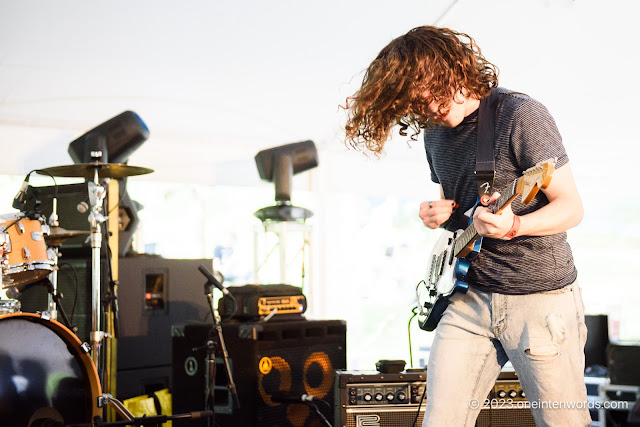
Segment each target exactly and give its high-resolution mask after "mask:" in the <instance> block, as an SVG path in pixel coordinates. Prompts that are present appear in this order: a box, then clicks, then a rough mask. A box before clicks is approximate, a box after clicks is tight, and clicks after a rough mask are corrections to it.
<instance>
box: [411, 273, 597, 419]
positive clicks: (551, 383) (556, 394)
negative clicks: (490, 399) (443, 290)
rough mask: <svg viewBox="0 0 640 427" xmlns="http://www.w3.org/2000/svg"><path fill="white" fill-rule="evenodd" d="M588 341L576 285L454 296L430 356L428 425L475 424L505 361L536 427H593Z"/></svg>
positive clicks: (476, 291)
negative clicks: (527, 292)
mask: <svg viewBox="0 0 640 427" xmlns="http://www.w3.org/2000/svg"><path fill="white" fill-rule="evenodd" d="M586 340H587V328H586V326H585V323H584V305H583V303H582V296H581V294H580V288H579V286H578V283H577V282H575V283H573V284H571V285H568V286H565V287H564V288H562V289H559V290H555V291H549V292H541V293H536V294H531V295H504V294H498V293H491V292H482V291H479V290H476V289H474V288H473V287H471V288H470V289H469V291H468V292H467V293H466V294H454V295H453V297H452V298H451V304H450V305H449V307H448V308H447V310H446V311H445V313H444V315H443V317H442V319H441V320H440V323H439V324H438V327H437V328H436V334H435V337H434V340H433V344H432V347H431V354H430V355H429V362H428V365H427V408H426V412H425V417H424V421H423V424H422V425H423V427H434V426H446V427H457V426H473V425H474V424H475V421H476V418H477V417H478V414H479V412H480V410H481V407H480V406H479V405H478V404H477V402H484V401H485V399H486V398H487V395H488V394H489V391H490V390H491V388H492V387H493V385H494V384H495V381H496V379H497V376H498V374H499V373H500V370H501V369H502V367H503V366H504V364H505V363H506V362H507V360H510V361H511V364H512V365H513V367H514V369H515V371H516V372H517V373H518V377H519V378H520V383H521V385H522V389H523V391H524V392H525V394H526V396H527V400H528V401H529V402H530V404H531V405H532V408H533V407H535V408H536V409H532V413H533V417H534V420H535V422H536V425H537V426H563V427H569V426H588V425H590V423H591V417H590V416H589V411H588V409H587V406H586V401H587V391H586V387H585V383H584V345H585V342H586ZM554 402H558V403H554Z"/></svg>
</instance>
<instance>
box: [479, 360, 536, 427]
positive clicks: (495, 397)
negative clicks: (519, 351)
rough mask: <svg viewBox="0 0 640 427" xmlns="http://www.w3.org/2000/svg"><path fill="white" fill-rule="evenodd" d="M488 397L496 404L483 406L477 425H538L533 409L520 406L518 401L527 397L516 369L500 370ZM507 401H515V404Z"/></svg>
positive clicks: (498, 426)
mask: <svg viewBox="0 0 640 427" xmlns="http://www.w3.org/2000/svg"><path fill="white" fill-rule="evenodd" d="M487 399H488V400H489V401H490V402H495V404H492V405H484V406H483V407H482V410H481V411H480V414H478V419H477V421H476V426H477V427H512V426H519V427H536V423H535V421H534V420H533V414H532V413H531V409H529V408H528V407H518V402H526V400H527V399H526V396H525V394H524V391H523V390H522V386H521V385H520V380H519V379H518V376H517V374H516V373H515V372H514V371H512V370H509V369H504V370H503V371H502V372H500V375H499V376H498V379H497V380H496V383H495V385H494V386H493V388H492V389H491V391H490V392H489V395H488V396H487ZM507 402H513V405H508V404H506V403H507Z"/></svg>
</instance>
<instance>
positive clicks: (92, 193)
mask: <svg viewBox="0 0 640 427" xmlns="http://www.w3.org/2000/svg"><path fill="white" fill-rule="evenodd" d="M88 186H89V203H90V205H91V212H90V213H89V223H90V224H91V359H92V360H93V363H94V365H95V366H96V370H97V371H98V376H100V372H101V370H100V368H101V366H100V365H101V364H100V344H101V342H102V339H103V338H104V337H105V333H104V332H103V331H102V330H101V321H100V320H101V318H100V309H101V304H100V302H101V301H100V279H101V274H100V248H101V247H102V230H101V228H100V227H101V223H103V222H105V221H106V219H107V218H106V217H105V216H104V215H103V214H102V205H103V203H104V199H105V196H106V195H107V193H106V189H105V187H103V186H102V185H100V181H99V177H98V168H97V167H96V168H95V170H94V175H93V181H89V183H88Z"/></svg>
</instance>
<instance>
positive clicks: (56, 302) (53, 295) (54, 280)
mask: <svg viewBox="0 0 640 427" xmlns="http://www.w3.org/2000/svg"><path fill="white" fill-rule="evenodd" d="M52 202H53V208H52V210H51V216H50V217H49V227H58V226H60V222H59V221H58V199H57V198H56V197H54V198H53V201H52ZM39 204H40V203H39V201H38V202H36V206H38V205H39ZM52 257H53V270H52V271H51V274H50V275H49V277H50V278H51V288H50V290H49V294H48V297H47V299H48V307H49V313H50V314H51V318H52V319H53V320H57V319H58V310H57V308H58V307H59V308H60V310H61V311H62V304H61V303H60V295H59V294H58V257H59V254H58V247H57V246H55V247H53V255H52ZM61 315H62V316H63V319H64V320H65V325H66V326H67V327H68V328H69V329H71V323H70V322H69V319H67V316H66V315H65V314H64V312H63V311H62V312H61Z"/></svg>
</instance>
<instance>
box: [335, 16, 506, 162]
mask: <svg viewBox="0 0 640 427" xmlns="http://www.w3.org/2000/svg"><path fill="white" fill-rule="evenodd" d="M496 86H498V68H497V67H496V66H495V65H493V64H492V63H490V62H489V61H487V60H486V59H485V58H484V56H483V55H482V53H481V52H480V48H479V47H478V45H477V44H476V42H475V40H473V38H471V37H470V36H468V35H467V34H464V33H459V32H457V31H453V30H450V29H448V28H438V27H432V26H422V27H417V28H414V29H412V30H411V31H409V32H408V33H407V34H405V35H403V36H400V37H398V38H396V39H394V40H393V41H391V43H389V44H388V45H387V46H386V47H385V48H383V49H382V50H381V51H380V53H379V54H378V56H377V57H376V59H375V60H374V61H373V62H372V63H371V65H369V67H368V68H367V70H366V72H365V75H364V78H363V81H362V86H361V87H360V89H359V90H358V91H357V92H356V93H355V94H354V95H353V96H351V97H349V98H347V103H346V109H347V110H348V117H347V123H346V125H345V130H346V142H345V143H348V145H350V146H351V147H353V148H355V149H358V150H363V151H364V150H369V151H372V152H374V153H376V154H380V153H381V152H382V151H383V148H384V144H385V142H386V141H387V139H388V138H389V134H390V132H391V129H392V128H393V127H394V126H396V125H400V134H401V135H407V129H409V128H410V129H411V130H412V132H413V133H412V135H411V139H412V140H416V139H417V135H418V134H419V133H420V130H421V129H424V128H428V127H429V126H430V125H432V124H433V123H434V122H433V120H432V119H430V118H429V117H428V114H427V113H428V110H427V107H428V105H429V104H430V103H431V102H432V101H436V102H439V103H440V113H441V114H443V115H444V114H446V111H447V110H448V108H449V105H450V103H451V101H452V100H453V95H454V94H456V93H457V92H458V91H460V90H462V89H463V88H464V89H465V90H466V92H468V96H471V97H474V98H477V99H481V98H484V97H485V96H487V95H488V94H489V92H490V91H491V88H493V87H496ZM425 94H426V95H425Z"/></svg>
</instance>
